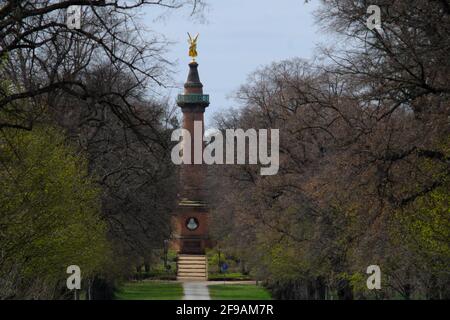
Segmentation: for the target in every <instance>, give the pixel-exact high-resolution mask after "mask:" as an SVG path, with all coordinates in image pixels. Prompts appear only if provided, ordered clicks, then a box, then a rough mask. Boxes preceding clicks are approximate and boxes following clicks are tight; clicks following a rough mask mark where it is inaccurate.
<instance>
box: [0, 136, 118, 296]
mask: <svg viewBox="0 0 450 320" xmlns="http://www.w3.org/2000/svg"><path fill="white" fill-rule="evenodd" d="M0 135H1V137H0V149H1V152H0V165H1V167H0V177H1V179H0V208H1V211H0V247H1V255H0V279H1V280H0V298H2V299H5V298H9V299H11V298H14V299H18V298H19V299H21V298H22V299H42V298H46V299H54V298H60V297H62V296H64V294H65V293H67V290H65V287H64V286H65V279H66V277H67V276H68V275H67V274H66V268H67V267H68V266H69V265H72V264H75V265H78V266H79V267H80V268H81V271H82V276H83V278H84V279H88V278H89V277H91V276H93V275H94V274H96V273H98V272H100V271H101V270H102V268H103V267H104V266H105V265H106V263H107V262H108V263H109V261H110V260H109V259H110V258H111V256H110V245H109V244H108V242H107V239H106V231H107V230H106V224H105V222H104V221H103V220H102V219H101V217H100V201H99V200H100V199H99V191H100V190H99V189H98V188H97V187H96V186H95V184H94V182H93V180H92V177H89V175H88V172H87V162H86V160H85V159H83V158H82V157H80V154H78V153H77V152H75V150H74V148H73V147H72V146H70V145H69V144H67V142H66V140H65V137H64V134H63V133H62V132H61V131H60V130H57V129H54V128H49V127H46V128H44V127H38V128H35V129H34V130H33V131H32V132H26V131H21V130H18V129H5V128H3V129H2V130H1V131H0Z"/></svg>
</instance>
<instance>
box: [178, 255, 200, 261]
mask: <svg viewBox="0 0 450 320" xmlns="http://www.w3.org/2000/svg"><path fill="white" fill-rule="evenodd" d="M178 260H202V261H206V256H185V255H180V256H178Z"/></svg>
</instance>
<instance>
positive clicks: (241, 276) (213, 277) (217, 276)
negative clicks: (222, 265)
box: [208, 272, 251, 281]
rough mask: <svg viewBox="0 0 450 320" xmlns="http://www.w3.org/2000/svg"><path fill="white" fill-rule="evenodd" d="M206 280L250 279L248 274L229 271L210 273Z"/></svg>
mask: <svg viewBox="0 0 450 320" xmlns="http://www.w3.org/2000/svg"><path fill="white" fill-rule="evenodd" d="M208 280H223V281H227V280H228V281H233V280H251V277H250V276H247V275H244V274H242V273H240V272H230V273H210V274H209V275H208Z"/></svg>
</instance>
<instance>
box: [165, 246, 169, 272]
mask: <svg viewBox="0 0 450 320" xmlns="http://www.w3.org/2000/svg"><path fill="white" fill-rule="evenodd" d="M168 251H169V240H167V239H165V240H164V269H166V270H167V269H168V266H167V252H168Z"/></svg>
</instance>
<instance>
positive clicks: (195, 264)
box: [177, 254, 208, 281]
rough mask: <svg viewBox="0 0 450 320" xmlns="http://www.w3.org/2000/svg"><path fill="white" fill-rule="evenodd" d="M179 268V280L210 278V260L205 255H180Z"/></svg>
mask: <svg viewBox="0 0 450 320" xmlns="http://www.w3.org/2000/svg"><path fill="white" fill-rule="evenodd" d="M177 270H178V271H177V280H203V281H204V280H207V279H208V261H207V259H206V256H205V255H199V254H180V255H178V263H177Z"/></svg>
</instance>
